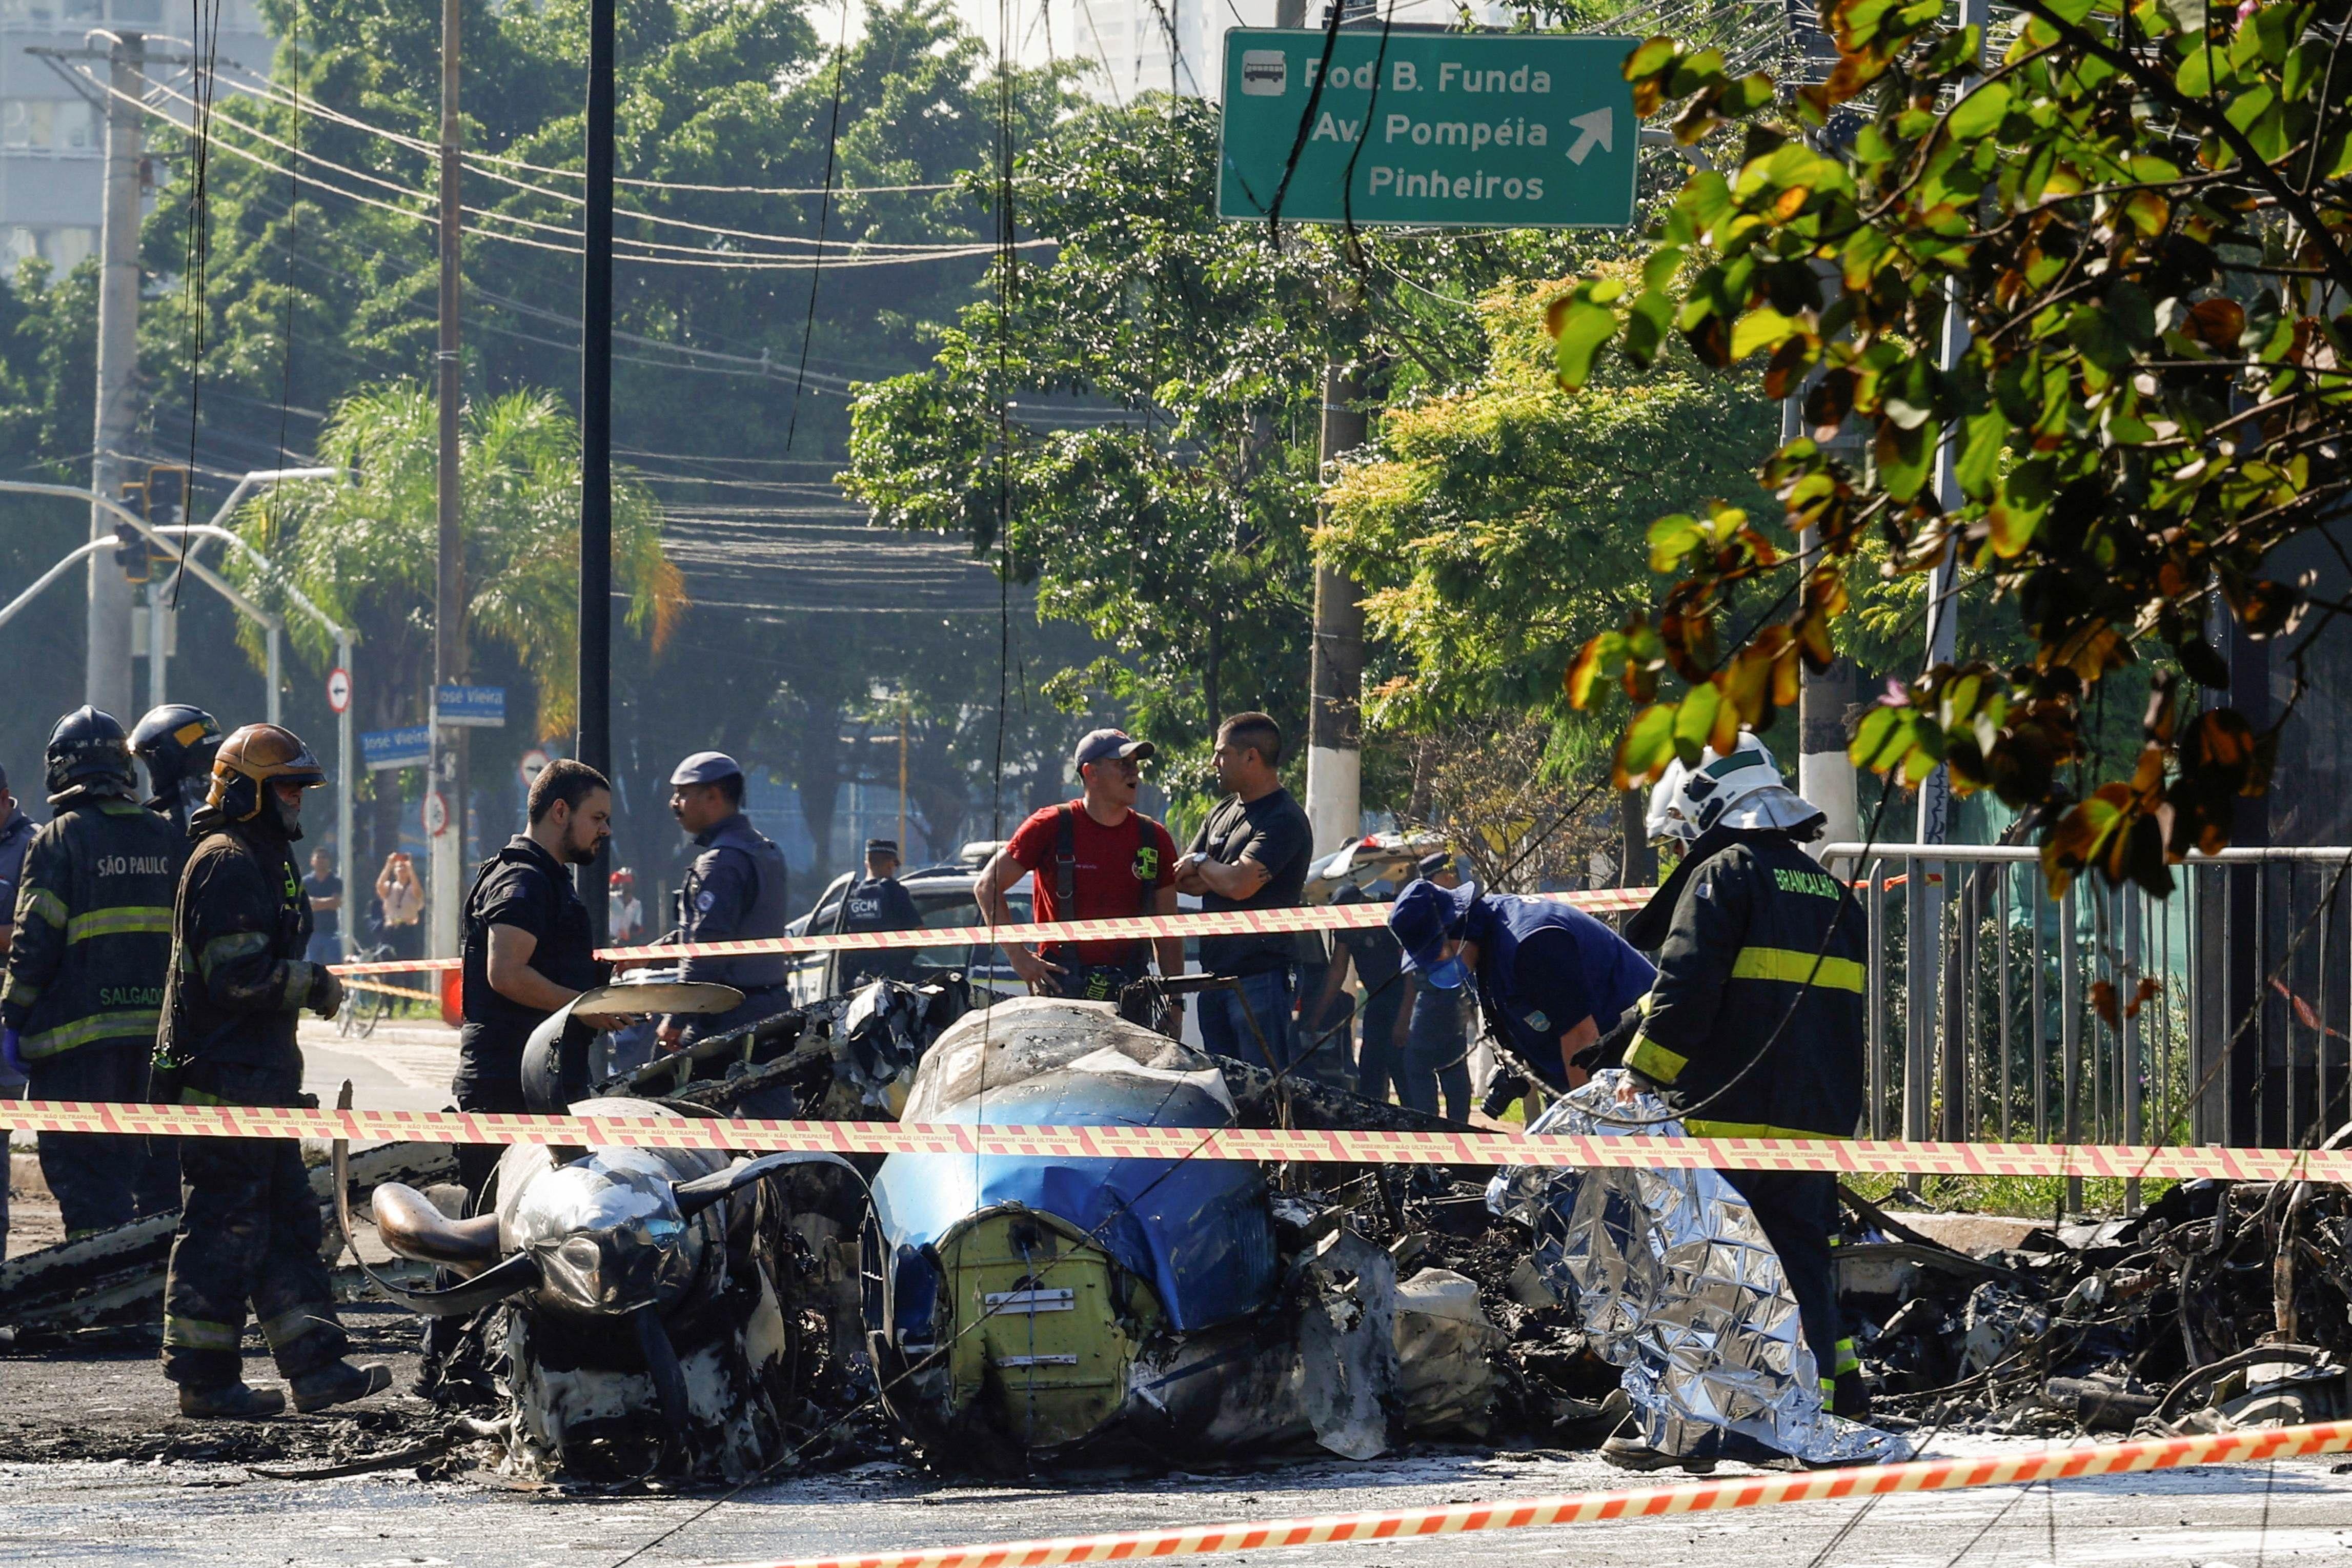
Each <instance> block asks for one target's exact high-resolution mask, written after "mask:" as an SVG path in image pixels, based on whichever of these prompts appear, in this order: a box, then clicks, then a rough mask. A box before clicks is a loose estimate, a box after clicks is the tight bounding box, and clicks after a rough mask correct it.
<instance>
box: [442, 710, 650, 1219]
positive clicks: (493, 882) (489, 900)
mask: <svg viewBox="0 0 2352 1568" xmlns="http://www.w3.org/2000/svg"><path fill="white" fill-rule="evenodd" d="M612 836H613V790H612V786H611V785H609V784H607V783H606V782H605V781H604V775H603V774H602V773H599V772H597V771H596V770H595V769H594V768H591V767H589V766H588V765H587V764H586V763H584V762H580V761H575V760H574V759H572V758H568V757H566V758H558V759H557V760H555V761H553V762H551V763H549V764H548V765H547V766H546V767H545V768H541V769H540V771H539V777H538V778H536V779H532V780H531V784H530V829H529V831H526V832H520V833H517V834H516V835H515V836H514V837H513V838H512V839H510V840H509V841H508V842H507V845H506V847H505V848H504V849H501V850H500V851H499V852H498V853H497V854H495V855H493V856H491V857H490V859H488V861H485V862H483V863H482V869H481V870H480V871H479V872H478V873H475V876H474V885H473V887H472V889H471V890H470V891H468V892H467V894H466V926H465V946H464V959H463V962H464V967H465V975H464V982H463V998H464V999H463V1004H462V1005H463V1010H464V1014H465V1024H464V1028H463V1029H462V1030H461V1031H460V1032H459V1035H458V1047H457V1051H458V1055H457V1081H456V1082H454V1083H453V1084H452V1085H451V1086H450V1087H451V1090H452V1092H455V1093H456V1095H457V1109H459V1110H460V1111H505V1112H516V1111H523V1110H527V1109H529V1107H528V1106H527V1105H526V1104H525V1103H524V1101H523V1092H522V1051H523V1047H524V1046H525V1045H527V1044H529V1043H530V1035H531V1030H535V1029H537V1028H538V1027H539V1026H540V1024H541V1022H543V1021H544V1020H545V1019H547V1017H548V1015H549V1014H551V1013H552V1012H555V1011H556V1010H557V1009H561V1008H562V1007H563V1006H565V1005H566V1004H567V1003H569V1002H570V1001H571V1000H572V998H574V997H577V996H578V995H580V993H581V992H583V991H586V990H589V989H592V988H594V987H597V986H600V985H602V984H604V965H602V964H600V963H598V962H597V960H596V952H595V941H594V938H593V936H591V935H590V932H589V928H588V905H587V904H584V903H583V902H582V901H581V898H580V894H579V893H578V892H577V891H576V890H575V889H574V888H573V887H572V874H571V869H570V868H572V866H575V865H586V864H588V863H590V862H593V860H595V858H596V856H597V853H598V852H599V851H601V850H602V849H603V848H604V841H606V840H607V839H609V838H611V837H612ZM573 1017H574V1019H576V1021H577V1022H578V1023H579V1024H580V1025H581V1026H582V1027H583V1029H603V1028H605V1027H608V1026H609V1025H611V1024H613V1023H615V1022H617V1021H618V1020H617V1019H606V1018H581V1017H580V1016H579V1015H577V1014H574V1015H573ZM498 1163H499V1150H498V1148H497V1147H496V1146H495V1145H462V1146H460V1147H459V1149H458V1150H457V1173H458V1179H459V1180H461V1181H463V1182H464V1183H465V1186H466V1190H467V1193H468V1194H470V1195H472V1196H473V1197H475V1198H477V1199H478V1198H479V1197H480V1196H481V1189H482V1184H483V1183H484V1182H485V1181H487V1180H488V1179H489V1175H490V1172H491V1171H492V1170H494V1169H496V1168H497V1166H498Z"/></svg>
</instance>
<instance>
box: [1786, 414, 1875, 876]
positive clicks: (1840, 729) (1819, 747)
mask: <svg viewBox="0 0 2352 1568" xmlns="http://www.w3.org/2000/svg"><path fill="white" fill-rule="evenodd" d="M1804 428H1805V392H1804V391H1803V390H1802V389H1801V390H1799V391H1798V392H1796V393H1795V394H1793V395H1791V396H1790V397H1788V398H1785V399H1783V400H1782V401H1781V403H1780V439H1781V441H1782V442H1784V443H1786V442H1789V441H1791V440H1794V439H1795V438H1796V437H1797V436H1799V435H1801V434H1803V433H1804ZM1819 548H1820V538H1819V536H1818V535H1816V534H1815V533H1814V532H1813V530H1812V529H1811V528H1807V529H1805V530H1804V531H1803V532H1802V533H1801V534H1800V535H1798V537H1797V559H1798V560H1799V561H1800V562H1801V563H1802V565H1801V570H1811V569H1812V567H1813V565H1814V552H1815V551H1816V550H1817V549H1819ZM1851 706H1853V660H1852V659H1849V658H1847V657H1846V656H1845V655H1844V654H1843V653H1841V654H1839V655H1838V657H1837V659H1836V660H1835V661H1834V662H1833V663H1832V664H1831V665H1830V667H1829V668H1828V669H1826V670H1823V671H1822V673H1821V674H1813V672H1812V671H1811V670H1807V671H1806V672H1805V673H1804V684H1803V685H1801V686H1800V687H1799V688H1798V694H1797V793H1798V794H1800V795H1802V796H1803V797H1804V798H1805V799H1806V800H1808V801H1809V802H1811V804H1812V805H1815V806H1818V807H1819V808H1821V811H1822V815H1823V816H1825V817H1827V818H1828V819H1829V825H1828V826H1827V827H1826V828H1824V829H1823V830H1822V836H1821V838H1820V840H1819V841H1818V842H1819V843H1823V844H1842V843H1853V842H1854V841H1857V840H1859V839H1860V838H1861V837H1862V814H1861V810H1860V807H1859V805H1858V803H1857V800H1856V797H1855V790H1854V776H1853V758H1850V757H1848V756H1847V755H1846V732H1845V718H1846V710H1847V709H1848V708H1849V707H1851Z"/></svg>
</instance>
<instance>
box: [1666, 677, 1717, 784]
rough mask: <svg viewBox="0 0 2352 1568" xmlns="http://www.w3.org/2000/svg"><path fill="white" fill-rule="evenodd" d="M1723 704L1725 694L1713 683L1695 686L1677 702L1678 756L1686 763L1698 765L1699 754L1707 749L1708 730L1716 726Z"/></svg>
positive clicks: (1676, 735) (1676, 742)
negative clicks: (1717, 714) (1716, 719)
mask: <svg viewBox="0 0 2352 1568" xmlns="http://www.w3.org/2000/svg"><path fill="white" fill-rule="evenodd" d="M1722 706H1723V694H1722V693H1721V692H1720V691H1718V690H1717V689H1716V687H1715V685H1714V684H1713V683H1712V682H1710V683H1708V684H1707V685H1701V686H1693V687H1692V688H1691V689H1690V692H1689V695H1686V696H1685V697H1684V698H1683V700H1682V701H1681V702H1679V703H1677V704H1675V756H1677V757H1679V758H1682V760H1683V766H1685V767H1686V768H1696V767H1697V766H1698V759H1699V754H1700V753H1701V752H1703V751H1705V750H1706V737H1707V735H1708V732H1710V731H1711V730H1713V729H1714V728H1715V716H1716V713H1717V710H1718V709H1720V708H1721V707H1722Z"/></svg>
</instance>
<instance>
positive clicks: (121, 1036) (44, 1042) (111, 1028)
mask: <svg viewBox="0 0 2352 1568" xmlns="http://www.w3.org/2000/svg"><path fill="white" fill-rule="evenodd" d="M162 1018H163V1009H161V1008H134V1009H131V1010H129V1011H127V1012H112V1013H91V1014H90V1015H89V1017H87V1018H78V1019H74V1020H73V1022H71V1023H69V1024H61V1025H59V1026H58V1028H56V1029H53V1030H47V1031H46V1032H45V1033H41V1034H28V1035H26V1037H25V1039H24V1044H23V1048H22V1049H23V1051H24V1052H25V1060H26V1061H33V1060H35V1059H36V1058H38V1057H44V1056H55V1055H57V1054H58V1052H60V1051H72V1050H74V1049H75V1048H76V1047H78V1046H84V1045H88V1044H89V1043H90V1042H91V1041H92V1040H153V1039H154V1038H155V1025H156V1024H157V1022H158V1021H160V1020H161V1019H162Z"/></svg>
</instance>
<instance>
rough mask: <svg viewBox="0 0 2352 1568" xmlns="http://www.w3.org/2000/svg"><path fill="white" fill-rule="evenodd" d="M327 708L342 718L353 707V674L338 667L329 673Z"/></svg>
mask: <svg viewBox="0 0 2352 1568" xmlns="http://www.w3.org/2000/svg"><path fill="white" fill-rule="evenodd" d="M327 706H329V707H330V708H332V709H333V710H334V714H335V716H336V717H337V718H341V716H343V715H344V714H345V713H347V712H349V711H350V709H351V706H352V673H351V672H350V671H349V670H346V669H343V668H341V667H340V666H338V667H337V668H335V669H331V670H329V671H328V672H327Z"/></svg>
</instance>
